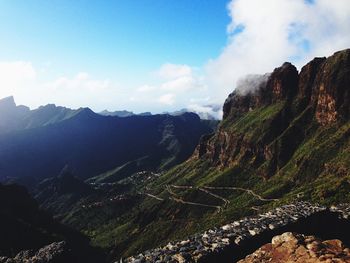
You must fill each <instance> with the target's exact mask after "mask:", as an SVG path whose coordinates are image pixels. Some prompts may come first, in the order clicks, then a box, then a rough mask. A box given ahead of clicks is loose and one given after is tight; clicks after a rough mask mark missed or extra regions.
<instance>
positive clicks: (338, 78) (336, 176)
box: [91, 50, 350, 255]
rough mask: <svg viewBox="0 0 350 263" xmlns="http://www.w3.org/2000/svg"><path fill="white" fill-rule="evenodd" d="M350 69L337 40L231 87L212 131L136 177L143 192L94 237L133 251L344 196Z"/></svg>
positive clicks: (349, 158) (349, 159)
mask: <svg viewBox="0 0 350 263" xmlns="http://www.w3.org/2000/svg"><path fill="white" fill-rule="evenodd" d="M349 72H350V50H343V51H340V52H337V53H335V54H334V55H333V56H331V57H329V58H316V59H314V60H312V61H311V62H309V63H308V64H307V65H305V66H304V67H303V68H302V69H301V71H300V73H298V71H297V69H296V68H295V67H294V66H293V65H292V64H290V63H285V64H283V65H282V66H281V67H279V68H276V69H275V70H274V71H273V72H272V73H271V74H268V75H266V77H265V78H263V79H266V81H262V82H260V83H259V85H255V87H254V89H250V87H246V88H245V89H244V90H243V91H244V92H243V91H242V90H239V89H238V90H236V91H234V92H233V93H232V94H231V95H230V96H229V97H228V99H227V100H226V102H225V105H224V119H223V121H222V123H221V124H220V125H219V128H218V130H217V132H215V133H213V134H211V135H206V136H203V137H202V139H201V141H200V143H199V145H198V147H197V149H196V151H195V153H194V154H193V155H192V157H191V158H190V159H189V160H187V161H186V162H184V163H183V164H181V165H179V166H176V167H175V168H173V169H171V170H170V171H169V172H168V173H166V174H164V175H162V176H161V177H160V178H158V179H156V180H154V181H151V182H149V183H148V184H146V186H145V187H140V188H139V190H138V191H139V192H141V193H143V194H144V199H141V200H140V201H139V203H138V204H137V205H135V206H134V207H133V209H130V211H128V213H126V214H123V215H120V217H119V218H118V220H115V221H113V222H109V225H108V226H109V227H112V228H113V229H114V230H113V231H112V232H111V231H107V228H103V227H101V228H99V229H98V231H95V232H93V234H92V237H93V238H94V240H95V241H96V242H97V243H100V244H103V246H110V247H114V248H115V249H114V255H130V254H135V253H137V252H139V251H143V250H146V249H148V248H152V247H155V246H158V245H160V244H166V242H167V241H170V240H174V239H178V238H183V237H185V236H188V235H189V234H192V233H196V232H198V231H202V230H203V231H204V230H205V229H208V228H209V227H213V226H215V225H218V224H225V223H228V222H230V221H231V220H232V219H235V218H240V217H242V216H244V215H248V214H253V213H256V211H263V210H265V209H268V208H271V207H275V206H278V205H281V204H284V203H288V202H290V201H295V200H298V199H300V200H310V201H316V202H321V203H323V204H333V203H338V202H342V201H349V200H350V194H349V193H350V191H349V190H350V183H349V182H350V173H349V171H350V169H349V168H350V154H349V151H350V141H349V138H350V136H349V135H350V122H349V109H350V101H349V98H350V74H349ZM109 229H110V228H109ZM91 233H92V232H91ZM122 234H123V235H125V234H126V235H125V237H122V236H121V235H122ZM109 240H114V241H115V244H116V246H114V244H113V245H112V244H111V242H110V241H109ZM102 241H103V242H102Z"/></svg>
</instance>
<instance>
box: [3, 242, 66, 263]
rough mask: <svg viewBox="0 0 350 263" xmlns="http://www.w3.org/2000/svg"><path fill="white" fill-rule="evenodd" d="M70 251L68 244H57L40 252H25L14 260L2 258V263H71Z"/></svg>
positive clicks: (20, 253) (48, 246)
mask: <svg viewBox="0 0 350 263" xmlns="http://www.w3.org/2000/svg"><path fill="white" fill-rule="evenodd" d="M71 259H72V258H71V255H70V250H69V249H68V248H67V245H66V242H64V241H62V242H55V243H52V244H50V245H47V246H45V247H43V248H41V249H39V250H38V251H32V250H25V251H21V252H19V253H18V254H17V255H16V256H15V257H14V258H8V257H0V263H24V262H25V263H59V262H70V260H71Z"/></svg>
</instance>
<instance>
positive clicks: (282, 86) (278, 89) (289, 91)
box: [260, 62, 299, 105]
mask: <svg viewBox="0 0 350 263" xmlns="http://www.w3.org/2000/svg"><path fill="white" fill-rule="evenodd" d="M298 80H299V76H298V70H297V69H296V67H295V66H293V65H292V64H291V63H289V62H285V63H284V64H283V65H282V66H281V67H279V68H276V69H275V70H274V71H273V73H272V74H271V76H270V78H269V79H268V81H267V84H266V87H265V88H263V89H261V90H260V97H261V99H262V102H263V103H262V104H265V105H266V104H271V103H275V102H277V101H280V100H284V99H292V98H293V97H294V96H295V95H296V93H297V90H298Z"/></svg>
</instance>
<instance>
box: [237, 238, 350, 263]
mask: <svg viewBox="0 0 350 263" xmlns="http://www.w3.org/2000/svg"><path fill="white" fill-rule="evenodd" d="M267 262H269V263H288V262H295V263H318V262H329V263H332V262H334V263H335V262H345V263H348V262H350V249H349V248H345V247H344V245H343V243H342V242H341V241H340V240H337V239H333V240H326V241H322V240H320V239H318V238H316V237H314V236H304V235H301V234H295V233H291V232H287V233H284V234H282V235H280V236H275V237H274V238H273V239H272V242H271V243H268V244H266V245H264V246H262V247H261V248H259V249H258V250H257V251H255V252H254V253H253V254H251V255H249V256H247V257H246V258H245V259H243V260H240V261H239V262H238V263H267Z"/></svg>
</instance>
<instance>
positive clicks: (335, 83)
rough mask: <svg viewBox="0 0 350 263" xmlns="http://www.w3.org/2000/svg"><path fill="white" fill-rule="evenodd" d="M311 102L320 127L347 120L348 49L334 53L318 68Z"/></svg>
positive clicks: (349, 111) (349, 102)
mask: <svg viewBox="0 0 350 263" xmlns="http://www.w3.org/2000/svg"><path fill="white" fill-rule="evenodd" d="M312 101H313V103H314V104H316V112H315V117H316V119H317V121H318V122H319V123H320V124H321V125H328V124H331V123H333V122H335V121H343V120H348V119H349V114H350V49H347V50H344V51H340V52H337V53H335V54H334V55H333V56H331V57H329V58H327V60H326V61H325V63H324V64H323V65H322V67H320V70H319V71H318V74H317V76H316V79H315V83H314V87H313V94H312Z"/></svg>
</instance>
